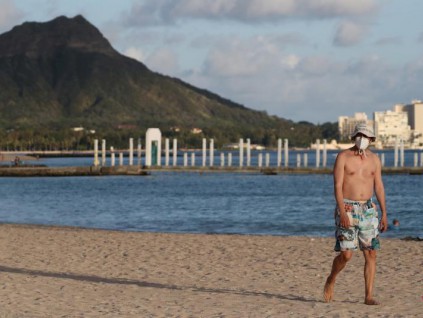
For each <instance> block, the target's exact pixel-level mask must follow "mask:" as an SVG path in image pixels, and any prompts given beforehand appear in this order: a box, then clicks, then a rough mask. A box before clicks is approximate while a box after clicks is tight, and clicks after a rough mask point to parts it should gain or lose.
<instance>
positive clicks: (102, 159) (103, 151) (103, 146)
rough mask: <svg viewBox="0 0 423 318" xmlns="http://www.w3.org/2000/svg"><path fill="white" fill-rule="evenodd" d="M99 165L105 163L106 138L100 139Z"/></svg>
mask: <svg viewBox="0 0 423 318" xmlns="http://www.w3.org/2000/svg"><path fill="white" fill-rule="evenodd" d="M101 165H102V166H103V167H104V166H105V165H106V139H102V140H101Z"/></svg>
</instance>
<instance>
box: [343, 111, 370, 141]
mask: <svg viewBox="0 0 423 318" xmlns="http://www.w3.org/2000/svg"><path fill="white" fill-rule="evenodd" d="M360 123H366V124H367V125H368V126H370V127H372V128H373V126H374V124H373V120H369V119H368V118H367V115H366V113H355V114H354V117H348V116H339V118H338V129H339V136H340V137H341V140H349V139H350V137H351V135H352V133H353V132H354V128H355V126H356V125H357V124H360Z"/></svg>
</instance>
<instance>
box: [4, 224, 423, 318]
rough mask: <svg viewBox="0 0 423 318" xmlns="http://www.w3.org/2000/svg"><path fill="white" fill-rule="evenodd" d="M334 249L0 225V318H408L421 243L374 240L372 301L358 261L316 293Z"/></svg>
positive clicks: (421, 279) (288, 240)
mask: <svg viewBox="0 0 423 318" xmlns="http://www.w3.org/2000/svg"><path fill="white" fill-rule="evenodd" d="M333 243H334V241H333V239H331V238H311V237H280V236H242V235H199V234H165V233H135V232H118V231H104V230H90V229H77V228H68V227H47V226H30V225H9V224H3V225H0V248H1V250H0V317H352V316H355V317H417V316H419V315H420V314H421V313H422V312H423V271H422V268H423V266H422V265H423V242H417V241H404V240H398V239H383V237H382V250H381V251H380V252H379V254H378V265H377V274H376V284H375V297H376V298H377V299H378V300H379V301H381V302H382V304H381V305H380V306H366V305H364V304H363V298H364V282H363V264H364V259H363V256H362V254H361V252H357V253H356V254H355V255H354V257H353V259H352V260H351V262H350V263H349V264H348V266H347V268H346V269H345V270H344V272H343V273H341V274H340V276H339V278H338V281H337V285H336V288H335V300H334V301H333V302H332V303H324V302H323V297H322V290H323V285H324V282H325V278H326V276H327V275H328V273H329V271H330V267H331V262H332V259H333V257H334V256H335V253H334V252H333V250H332V248H333Z"/></svg>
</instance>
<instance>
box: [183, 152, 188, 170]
mask: <svg viewBox="0 0 423 318" xmlns="http://www.w3.org/2000/svg"><path fill="white" fill-rule="evenodd" d="M187 166H188V154H187V153H186V152H184V167H187Z"/></svg>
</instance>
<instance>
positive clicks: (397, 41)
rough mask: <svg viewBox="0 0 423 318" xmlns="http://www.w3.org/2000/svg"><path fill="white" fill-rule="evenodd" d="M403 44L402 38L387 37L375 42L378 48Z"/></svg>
mask: <svg viewBox="0 0 423 318" xmlns="http://www.w3.org/2000/svg"><path fill="white" fill-rule="evenodd" d="M401 43H402V38H401V37H399V36H392V37H385V38H381V39H379V40H377V41H376V42H375V44H376V45H378V46H386V45H400V44H401Z"/></svg>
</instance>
